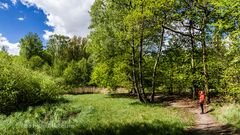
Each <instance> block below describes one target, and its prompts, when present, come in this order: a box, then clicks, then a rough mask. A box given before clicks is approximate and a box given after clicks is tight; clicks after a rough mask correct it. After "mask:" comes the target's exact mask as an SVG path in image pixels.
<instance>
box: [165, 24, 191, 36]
mask: <svg viewBox="0 0 240 135" xmlns="http://www.w3.org/2000/svg"><path fill="white" fill-rule="evenodd" d="M163 28H164V29H167V30H170V31H172V32H174V33H177V34H180V35H182V36H186V37H193V36H192V35H189V34H186V33H183V32H180V31H177V30H174V29H172V28H169V27H167V26H165V25H163Z"/></svg>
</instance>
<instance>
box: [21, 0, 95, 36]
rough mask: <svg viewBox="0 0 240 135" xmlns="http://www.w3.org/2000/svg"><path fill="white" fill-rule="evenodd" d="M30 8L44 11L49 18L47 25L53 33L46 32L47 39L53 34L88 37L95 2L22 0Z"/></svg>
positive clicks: (79, 0) (86, 0) (80, 0)
mask: <svg viewBox="0 0 240 135" xmlns="http://www.w3.org/2000/svg"><path fill="white" fill-rule="evenodd" d="M21 2H22V3H23V4H24V5H26V6H28V7H30V6H36V7H37V8H39V9H42V10H43V11H44V13H45V14H46V16H47V19H48V20H47V22H46V24H47V25H48V26H51V27H53V31H49V30H45V35H44V36H43V37H44V38H45V39H48V36H49V35H51V34H62V35H67V36H73V35H78V36H87V35H88V34H89V29H88V26H89V24H90V15H89V13H88V12H89V10H90V7H91V5H92V4H93V2H94V0H21Z"/></svg>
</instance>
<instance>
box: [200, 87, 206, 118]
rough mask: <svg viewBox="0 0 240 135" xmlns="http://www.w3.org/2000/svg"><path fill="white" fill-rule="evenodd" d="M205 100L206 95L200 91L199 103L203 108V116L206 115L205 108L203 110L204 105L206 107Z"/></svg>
mask: <svg viewBox="0 0 240 135" xmlns="http://www.w3.org/2000/svg"><path fill="white" fill-rule="evenodd" d="M204 100H205V94H204V92H203V91H200V94H199V103H200V107H201V110H202V112H201V114H203V113H204V108H203V105H204Z"/></svg>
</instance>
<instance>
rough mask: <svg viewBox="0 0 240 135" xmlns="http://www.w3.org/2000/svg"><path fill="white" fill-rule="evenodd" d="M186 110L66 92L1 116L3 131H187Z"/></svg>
mask: <svg viewBox="0 0 240 135" xmlns="http://www.w3.org/2000/svg"><path fill="white" fill-rule="evenodd" d="M193 122H194V118H193V114H191V113H189V112H187V111H186V110H180V109H176V108H171V107H165V106H163V105H161V104H143V103H141V102H139V101H138V100H137V99H129V98H112V97H111V96H110V95H103V94H92V95H65V96H63V97H62V102H60V103H56V104H44V105H43V106H36V107H29V108H28V109H27V110H26V111H25V112H15V113H12V114H11V115H9V116H6V115H0V131H1V134H22V135H28V134H37V135H38V134H39V135H40V134H60V135H65V134H88V135H95V134H133V135H134V134H136V135H139V134H140V135H146V134H168V135H172V134H179V135H181V134H184V132H185V129H186V128H187V127H188V126H191V125H192V124H193Z"/></svg>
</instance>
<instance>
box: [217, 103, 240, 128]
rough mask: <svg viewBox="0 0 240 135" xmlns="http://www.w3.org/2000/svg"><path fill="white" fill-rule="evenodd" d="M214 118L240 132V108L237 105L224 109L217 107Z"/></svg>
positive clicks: (227, 106) (226, 106) (224, 107)
mask: <svg viewBox="0 0 240 135" xmlns="http://www.w3.org/2000/svg"><path fill="white" fill-rule="evenodd" d="M213 114H214V116H215V117H216V118H217V119H218V120H220V121H222V122H224V123H227V124H231V125H233V126H234V127H235V130H236V131H238V132H239V131H240V106H239V105H237V104H228V105H224V106H222V107H217V110H215V111H214V113H213Z"/></svg>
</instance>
